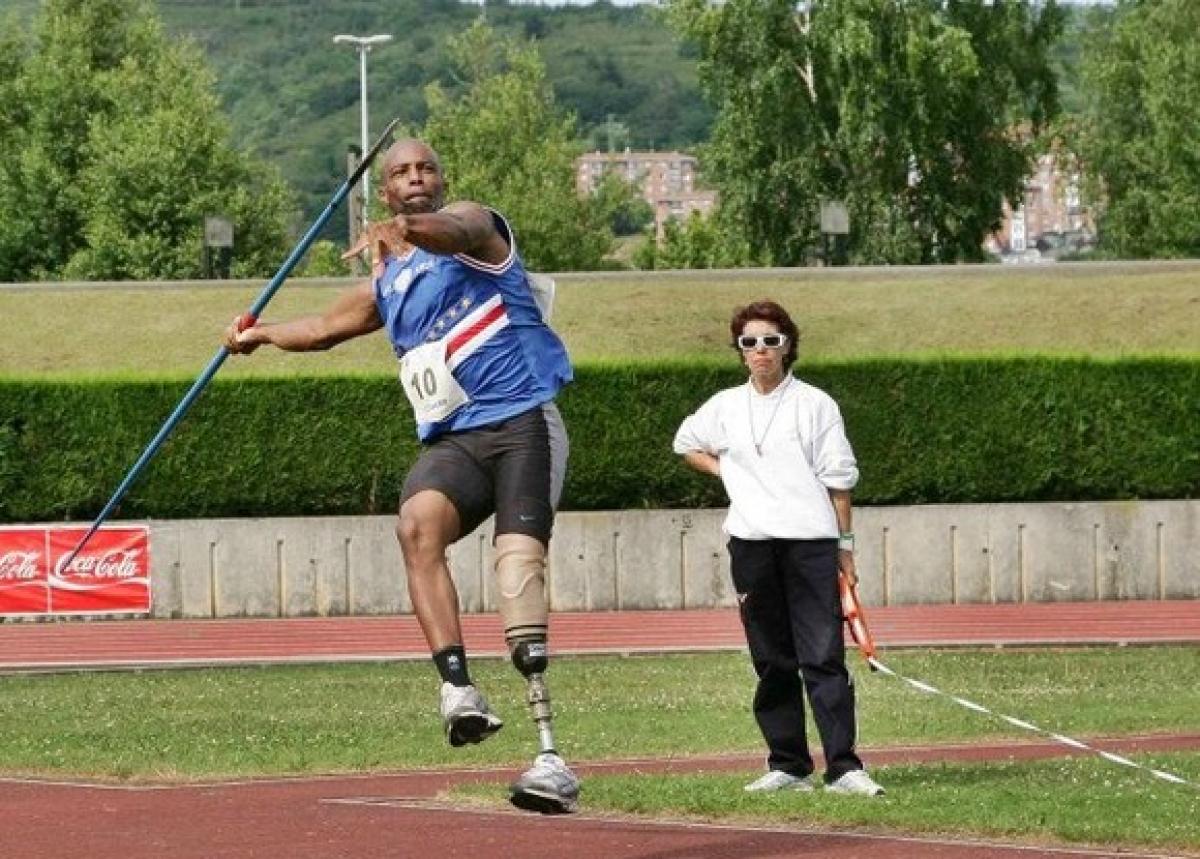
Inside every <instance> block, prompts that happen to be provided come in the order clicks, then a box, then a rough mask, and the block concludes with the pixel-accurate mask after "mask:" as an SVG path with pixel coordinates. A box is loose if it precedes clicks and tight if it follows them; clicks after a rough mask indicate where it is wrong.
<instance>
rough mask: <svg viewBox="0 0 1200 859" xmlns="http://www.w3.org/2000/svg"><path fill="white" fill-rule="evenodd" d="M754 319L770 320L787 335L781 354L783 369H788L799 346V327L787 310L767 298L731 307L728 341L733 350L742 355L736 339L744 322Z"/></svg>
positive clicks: (743, 327) (794, 359) (744, 324)
mask: <svg viewBox="0 0 1200 859" xmlns="http://www.w3.org/2000/svg"><path fill="white" fill-rule="evenodd" d="M754 320H757V321H759V322H771V323H773V324H774V325H775V326H776V327H777V328H778V329H779V333H780V334H786V335H787V339H788V345H787V352H785V353H784V356H783V369H785V370H787V369H789V368H790V367H791V366H792V364H794V363H796V353H797V351H798V350H799V347H800V329H799V328H797V327H796V323H795V322H793V321H792V317H791V316H789V315H788V312H787V311H786V310H784V309H783V308H782V307H781V306H780V305H779V304H777V303H775V302H774V301H771V300H770V299H769V298H763V299H760V300H758V301H754V302H751V303H750V304H747V305H746V306H745V307H735V308H734V309H733V318H732V319H731V320H729V333H730V335H732V336H731V339H730V341H729V342H730V345H732V346H733V350H734V351H735V352H737V353H738V357H739V358H740V357H742V350H741V348H739V347H738V344H737V339H738V337H740V336H741V334H742V330H743V329H745V327H746V323H747V322H751V321H754Z"/></svg>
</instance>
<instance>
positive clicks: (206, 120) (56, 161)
mask: <svg viewBox="0 0 1200 859" xmlns="http://www.w3.org/2000/svg"><path fill="white" fill-rule="evenodd" d="M0 67H2V68H3V69H4V70H5V71H7V73H8V74H7V75H6V78H7V80H8V83H7V84H5V85H4V86H5V90H6V91H5V92H2V93H0V96H3V97H4V98H3V100H4V101H5V102H6V103H10V102H11V106H10V107H9V108H7V109H6V111H5V114H4V119H3V120H2V121H0V146H3V148H4V149H5V151H6V152H7V153H9V156H8V157H6V158H5V159H4V162H3V164H0V211H4V212H9V213H15V212H19V213H21V217H19V218H16V217H8V218H5V219H4V220H2V221H0V279H5V280H24V279H35V278H56V277H73V278H94V279H125V278H163V277H165V278H184V277H196V276H199V275H200V274H201V267H202V243H203V241H202V240H203V223H204V216H205V215H206V214H210V213H211V214H217V213H220V214H224V215H225V216H227V217H229V218H230V219H231V220H232V221H233V223H234V230H235V252H234V260H235V262H234V267H233V273H234V274H235V275H241V276H247V275H260V274H265V273H269V272H270V271H271V267H272V266H273V265H274V264H275V263H276V262H277V261H278V259H279V258H280V256H281V254H282V251H283V250H285V249H286V233H287V226H288V217H289V214H290V209H289V204H290V200H289V196H288V192H287V190H286V187H285V186H284V184H283V182H282V180H281V179H280V178H279V177H278V175H277V174H276V173H275V172H274V171H272V170H270V169H267V168H266V167H265V166H263V165H261V164H259V163H257V162H256V161H254V160H253V159H251V158H249V157H248V156H245V155H243V154H241V153H239V152H237V150H235V149H234V148H233V147H232V146H231V144H230V141H229V131H228V127H227V125H226V123H225V121H224V120H223V118H222V117H221V115H220V112H219V105H218V103H217V99H216V96H215V94H214V91H213V90H214V81H213V78H212V76H211V74H210V73H209V72H208V71H207V70H206V69H205V68H204V65H203V61H202V58H201V56H200V54H199V52H198V51H196V50H195V49H194V48H192V47H189V46H187V45H181V44H177V43H174V42H172V41H170V40H169V39H167V38H166V37H165V36H164V35H163V33H162V29H161V25H160V23H159V22H158V20H157V19H156V18H155V17H154V15H153V14H152V12H151V8H150V6H149V5H148V4H147V3H145V2H143V0H48V2H47V3H46V4H45V6H44V7H43V9H42V12H41V14H40V16H39V17H38V19H37V22H36V25H35V37H34V41H33V44H32V45H26V44H25V42H24V40H23V39H21V38H20V37H19V36H18V35H17V33H16V32H15V30H14V29H9V30H8V31H7V33H6V35H4V36H3V37H2V38H0Z"/></svg>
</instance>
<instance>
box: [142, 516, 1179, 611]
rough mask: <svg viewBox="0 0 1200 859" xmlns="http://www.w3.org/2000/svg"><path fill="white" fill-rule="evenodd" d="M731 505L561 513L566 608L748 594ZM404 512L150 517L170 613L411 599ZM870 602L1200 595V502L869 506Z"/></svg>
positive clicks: (864, 570)
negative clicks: (727, 541) (741, 589)
mask: <svg viewBox="0 0 1200 859" xmlns="http://www.w3.org/2000/svg"><path fill="white" fill-rule="evenodd" d="M723 518H724V511H720V510H638V511H612V512H601V513H562V514H560V515H559V518H558V521H557V524H556V528H555V537H554V540H553V542H552V546H551V554H550V561H549V570H548V577H547V587H548V590H549V594H550V601H551V605H552V607H553V608H554V609H557V610H567V611H603V610H611V609H652V608H708V607H713V606H729V605H732V604H733V591H732V588H731V586H730V583H729V562H728V556H727V554H726V552H725V547H724V538H723V536H722V534H721V521H722V519H723ZM393 523H394V517H392V516H362V517H339V518H314V519H257V520H255V519H205V520H187V521H184V520H179V521H161V522H151V523H150V524H151V558H152V571H151V575H152V578H153V587H154V606H153V614H154V615H155V616H156V617H227V616H241V615H249V616H265V617H273V616H295V615H330V614H347V613H349V614H394V613H406V612H410V611H411V610H412V606H411V603H410V601H409V598H408V590H407V587H406V586H405V582H404V576H403V574H402V569H403V566H402V562H401V559H400V552H399V548H398V546H397V544H396V540H395V536H394V534H393V530H392V528H393ZM854 530H855V532H856V533H857V535H858V565H859V574H860V578H861V584H860V587H859V590H860V592H861V594H862V596H863V599H864V600H865V601H866V602H867V603H868V604H870V605H901V604H914V603H990V602H997V603H1013V602H1047V601H1056V600H1060V601H1061V600H1121V599H1194V598H1197V597H1200V560H1198V559H1200V501H1130V502H1105V503H1089V504H966V505H928V506H920V507H870V508H860V509H858V510H857V511H856V513H855V529H854ZM491 562H492V553H491V532H490V522H489V523H485V524H484V525H483V526H482V527H481V528H480V529H479V530H478V531H476V532H475V533H473V534H471V535H470V536H468V537H467V538H465V539H463V540H461V541H459V543H458V544H456V545H455V546H454V547H453V549H452V551H451V556H450V563H451V567H452V569H453V570H454V575H455V581H456V583H457V586H458V591H459V597H460V601H461V603H462V606H463V609H464V610H465V611H468V612H477V611H494V610H495V608H496V605H495V599H494V593H493V589H492V583H491V576H490V569H491Z"/></svg>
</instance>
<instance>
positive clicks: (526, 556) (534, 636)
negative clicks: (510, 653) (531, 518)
mask: <svg viewBox="0 0 1200 859" xmlns="http://www.w3.org/2000/svg"><path fill="white" fill-rule="evenodd" d="M496 587H497V591H498V596H499V598H498V600H497V602H498V603H499V607H500V617H501V619H502V620H503V621H504V638H505V640H506V641H508V642H509V644H510V645H512V644H513V643H514V642H518V641H540V642H545V641H546V631H547V626H548V623H549V616H550V609H549V606H548V605H547V604H546V559H545V555H544V554H543V553H542V552H538V551H531V550H529V549H510V550H507V551H505V552H502V553H500V554H498V555H497V556H496Z"/></svg>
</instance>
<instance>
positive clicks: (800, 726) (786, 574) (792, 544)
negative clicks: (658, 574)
mask: <svg viewBox="0 0 1200 859" xmlns="http://www.w3.org/2000/svg"><path fill="white" fill-rule="evenodd" d="M729 555H730V559H731V562H732V571H733V585H734V589H735V590H736V591H737V594H738V602H739V604H740V610H741V616H742V626H743V628H744V629H745V630H746V642H747V644H748V645H749V647H750V658H751V660H753V662H754V670H755V672H756V673H757V674H758V689H757V690H756V692H755V694H754V718H755V719H756V720H757V722H758V727H759V729H760V730H761V731H762V735H763V738H764V739H765V740H766V741H767V749H768V750H769V756H768V758H767V763H768V766H769V767H770V768H771V769H773V770H783V771H784V772H788V773H791V774H793V775H798V776H805V775H808V774H809V773H811V772H812V771H813V760H812V756H811V755H810V754H809V752H808V741H807V738H806V736H805V729H804V693H806V692H807V694H808V703H809V706H810V707H812V714H813V721H814V722H815V723H816V725H817V730H818V731H819V732H820V735H821V745H822V748H823V750H824V753H825V761H826V770H825V780H826V781H827V782H829V781H833V780H834V779H836V778H838V777H839V776H840V775H842V773H845V772H847V771H849V770H855V769H862V761H860V760H859V758H858V756H857V755H856V754H855V752H854V744H855V739H856V724H855V714H854V686H853V684H852V682H851V680H850V674H849V672H848V671H847V670H846V651H845V642H844V641H843V638H842V612H841V602H840V600H839V597H838V587H837V541H836V540H833V539H828V540H740V539H738V538H737V537H731V538H730V540H729ZM802 678H803V679H802Z"/></svg>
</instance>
